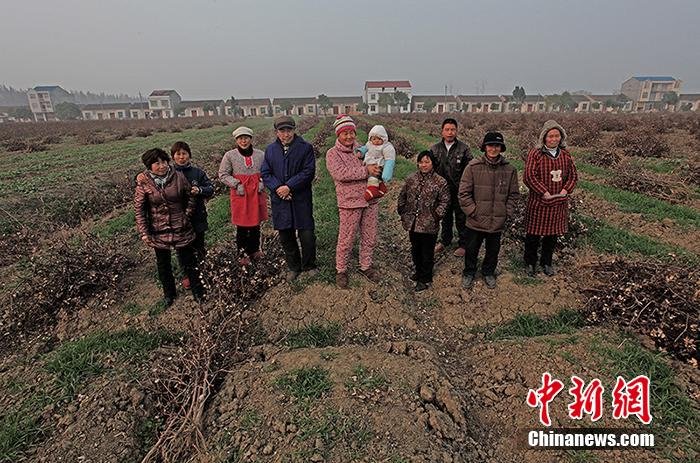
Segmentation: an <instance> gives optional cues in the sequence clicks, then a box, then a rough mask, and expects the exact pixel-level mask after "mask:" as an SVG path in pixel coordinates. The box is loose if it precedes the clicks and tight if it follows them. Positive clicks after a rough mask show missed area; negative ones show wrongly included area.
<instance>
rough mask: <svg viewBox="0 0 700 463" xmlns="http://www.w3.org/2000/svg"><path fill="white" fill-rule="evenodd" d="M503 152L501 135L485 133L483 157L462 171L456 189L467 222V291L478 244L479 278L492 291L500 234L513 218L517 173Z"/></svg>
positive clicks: (463, 277) (472, 278)
mask: <svg viewBox="0 0 700 463" xmlns="http://www.w3.org/2000/svg"><path fill="white" fill-rule="evenodd" d="M505 150H506V144H505V142H504V140H503V135H501V134H500V133H499V132H489V133H487V134H486V136H485V137H484V141H483V143H482V144H481V151H483V152H484V153H485V154H484V156H482V157H479V158H477V159H474V160H473V161H471V162H470V163H469V165H468V166H467V168H466V169H465V170H464V175H463V176H462V181H461V182H460V185H459V204H460V206H461V208H462V210H463V211H464V213H465V214H466V216H467V217H468V218H467V248H466V253H465V257H464V272H463V276H462V286H464V288H465V289H469V288H471V286H472V285H473V283H474V275H475V274H476V264H477V257H478V256H479V249H480V248H481V243H482V242H483V241H486V254H485V256H484V262H483V264H482V265H481V274H482V275H483V277H484V282H485V283H486V286H487V287H489V288H490V289H493V288H495V287H496V276H495V274H496V265H497V264H498V253H499V251H500V249H501V232H502V231H503V228H504V227H505V223H506V219H507V218H508V217H510V216H512V215H513V210H514V207H515V201H516V200H517V199H518V195H519V194H520V192H519V185H518V172H517V171H516V170H515V167H513V166H512V165H510V164H509V163H508V161H506V160H505V158H504V157H503V155H502V154H501V153H502V152H503V151H505Z"/></svg>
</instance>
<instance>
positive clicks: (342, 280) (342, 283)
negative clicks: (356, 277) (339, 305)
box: [335, 272, 349, 289]
mask: <svg viewBox="0 0 700 463" xmlns="http://www.w3.org/2000/svg"><path fill="white" fill-rule="evenodd" d="M348 283H349V282H348V274H347V272H338V273H336V274H335V284H336V286H338V288H340V289H348Z"/></svg>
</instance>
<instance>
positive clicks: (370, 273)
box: [360, 267, 381, 283]
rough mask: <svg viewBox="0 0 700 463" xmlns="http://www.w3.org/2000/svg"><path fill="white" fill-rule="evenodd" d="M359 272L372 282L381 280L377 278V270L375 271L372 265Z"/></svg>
mask: <svg viewBox="0 0 700 463" xmlns="http://www.w3.org/2000/svg"><path fill="white" fill-rule="evenodd" d="M360 273H361V274H362V275H364V276H365V278H367V279H368V280H369V281H371V282H372V283H379V282H380V281H381V279H380V278H379V272H377V270H376V269H375V268H374V267H370V268H368V269H366V270H360Z"/></svg>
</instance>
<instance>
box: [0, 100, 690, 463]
mask: <svg viewBox="0 0 700 463" xmlns="http://www.w3.org/2000/svg"><path fill="white" fill-rule="evenodd" d="M549 117H550V115H543V114H527V115H526V114H522V115H521V114H478V115H467V114H460V115H457V119H458V120H459V122H460V130H459V137H460V139H462V140H464V141H466V142H467V143H468V144H469V145H470V147H472V150H473V151H474V154H475V155H476V154H477V150H476V149H475V147H476V146H477V145H478V143H479V142H480V140H481V138H482V137H483V134H484V133H485V132H486V131H487V130H489V129H498V130H500V131H502V132H503V133H504V134H505V136H506V139H507V143H508V151H507V153H506V156H507V157H508V159H509V160H510V162H511V163H513V164H514V165H515V166H516V167H517V168H518V171H519V178H520V180H521V182H522V167H523V156H524V153H526V151H527V148H528V147H530V146H531V145H532V144H533V143H534V142H535V138H536V136H537V135H538V134H539V131H540V127H541V125H542V123H543V122H544V120H546V119H547V118H549ZM554 117H555V118H556V119H557V120H558V121H559V122H560V123H561V124H562V125H563V126H564V127H565V128H566V129H567V130H568V132H569V136H570V139H569V141H570V145H571V151H572V154H573V157H574V159H575V161H576V164H577V166H578V170H579V174H580V178H581V180H580V182H579V186H578V188H577V189H576V191H575V192H574V194H573V201H572V202H573V213H572V224H571V227H570V230H571V231H570V233H569V234H568V235H567V236H566V237H565V238H564V239H563V240H561V246H560V249H558V251H557V252H556V253H555V259H556V262H555V265H557V266H558V267H559V270H560V271H559V273H558V274H557V275H556V276H555V277H553V278H546V277H543V276H541V277H539V278H529V277H527V275H526V274H525V272H524V267H523V264H522V260H521V255H522V238H523V233H524V232H523V213H524V201H522V202H521V204H520V205H519V207H518V212H517V214H516V216H515V217H514V218H513V220H512V221H511V222H510V223H509V226H508V229H507V231H506V233H504V246H503V248H502V250H501V259H500V263H499V271H500V276H499V288H498V290H496V291H489V290H487V289H486V288H485V286H483V284H482V283H481V282H478V283H477V284H476V285H475V287H474V288H473V289H472V290H471V291H465V290H463V289H462V288H461V286H460V274H461V270H462V266H463V262H462V261H461V259H457V258H455V257H452V254H451V251H450V252H447V253H445V255H442V256H439V258H438V264H437V267H436V276H435V283H434V286H433V287H432V289H431V290H429V291H426V292H424V293H421V294H419V295H416V294H415V293H414V292H413V290H412V286H411V285H410V281H409V280H408V278H407V276H408V275H410V272H411V269H410V250H409V249H410V248H409V243H408V239H407V234H406V233H405V232H404V231H403V230H402V229H401V226H400V223H399V220H398V216H397V215H396V213H395V209H396V197H397V194H398V191H399V189H400V186H401V183H402V179H403V178H405V177H406V176H407V175H409V174H410V173H411V172H413V171H414V169H415V168H414V160H415V154H416V153H417V152H418V151H419V150H422V149H425V148H427V147H428V146H429V145H430V144H432V143H433V142H434V141H436V140H437V139H438V138H439V130H440V129H439V126H440V122H441V117H438V116H437V115H434V116H431V115H415V114H411V115H404V116H401V117H398V116H381V117H367V116H365V117H361V118H359V120H358V127H359V130H358V132H359V138H360V140H361V141H362V142H364V141H365V140H366V133H367V132H368V131H369V128H370V127H371V126H372V125H373V124H375V123H382V124H384V125H385V127H387V129H388V130H389V134H390V138H391V140H392V142H393V143H394V144H395V146H396V148H397V153H398V154H399V157H400V159H399V161H398V163H397V169H396V180H395V181H394V182H393V183H392V185H391V188H390V193H389V195H388V196H387V197H385V198H384V199H383V200H382V206H381V212H380V214H381V215H380V222H381V224H382V227H381V232H380V240H379V242H380V244H379V245H378V248H377V250H376V253H375V256H376V257H375V258H376V260H377V261H378V264H379V266H380V267H381V269H382V270H383V275H384V279H383V281H382V283H380V284H379V285H373V284H370V283H369V282H367V281H364V280H362V279H360V278H359V277H358V274H357V273H351V287H350V289H349V290H347V291H339V290H337V289H336V288H335V286H334V284H333V274H334V247H335V238H336V234H337V220H338V219H337V209H336V207H335V191H334V187H333V182H332V180H331V179H330V177H329V175H328V172H327V171H326V169H325V161H324V156H325V152H326V150H327V149H328V148H329V147H330V146H331V144H332V142H333V140H334V137H333V132H332V128H331V122H332V120H331V119H330V118H320V119H319V118H308V119H302V120H300V122H299V127H298V132H299V133H301V134H303V135H304V137H305V138H306V139H307V140H308V141H310V142H312V143H313V145H314V147H315V149H316V151H317V156H318V169H317V179H316V182H315V185H314V209H315V217H316V220H317V233H318V244H319V261H320V263H321V265H322V272H321V273H320V275H319V276H318V277H316V278H314V279H302V280H301V281H297V282H295V283H293V284H291V285H290V284H288V283H285V282H283V279H282V277H281V276H282V274H283V268H284V265H283V262H282V253H281V249H280V248H279V245H278V243H277V240H276V238H275V235H274V233H273V231H272V230H271V227H270V226H269V225H268V226H266V227H264V233H263V235H264V236H263V242H264V244H263V246H264V248H265V251H266V255H267V257H266V259H265V260H264V261H263V262H262V263H261V264H259V265H256V266H255V267H251V268H248V269H241V268H240V267H239V266H238V263H237V256H236V253H235V245H234V241H233V236H234V234H233V230H232V228H231V225H230V221H229V215H228V214H229V212H228V194H227V191H226V189H225V188H223V186H222V185H220V184H218V182H217V189H216V192H217V193H216V196H215V197H214V198H213V199H212V200H211V201H210V202H209V203H208V210H209V223H210V232H209V234H208V246H209V249H210V252H209V256H208V259H207V262H206V263H205V264H204V272H203V273H204V276H205V279H206V284H207V286H208V289H209V300H208V302H207V303H206V304H204V305H202V306H199V305H196V304H195V303H194V302H193V301H192V300H191V299H190V298H189V297H184V298H180V299H178V301H177V302H176V304H175V305H174V306H172V307H170V308H168V309H167V310H164V309H163V307H162V306H161V305H160V304H159V301H160V297H161V292H160V288H159V287H158V284H157V278H156V273H155V262H154V259H153V257H152V253H151V252H150V251H149V250H148V249H145V248H144V247H143V245H142V244H141V242H140V240H139V239H138V237H137V235H136V233H135V228H134V215H133V211H132V208H131V199H132V194H133V183H132V180H133V177H134V175H135V174H136V173H137V172H139V171H140V170H141V169H142V165H141V163H140V160H139V158H140V155H141V153H142V152H143V151H145V150H146V149H148V148H151V147H155V146H158V147H162V148H165V149H167V148H168V147H169V146H170V145H171V144H172V143H173V142H174V141H177V140H185V141H187V142H188V143H189V144H190V146H191V147H192V149H193V160H194V162H195V163H196V164H198V165H200V166H201V167H202V168H204V169H205V170H206V171H207V173H208V174H209V176H210V177H212V178H214V177H215V176H216V171H217V168H218V163H219V160H220V159H221V156H222V154H223V153H224V152H225V151H226V150H227V149H230V148H231V147H232V145H233V140H232V139H231V135H230V134H231V131H232V130H233V128H234V127H236V126H238V125H241V124H245V125H248V126H249V127H251V128H253V130H254V131H255V132H256V138H255V140H254V144H255V145H256V146H257V147H259V148H264V145H266V144H267V143H269V142H270V141H271V140H272V139H273V137H274V135H273V131H272V127H271V126H272V123H271V120H269V119H249V120H246V121H241V120H232V119H224V118H222V119H176V120H159V121H105V122H102V121H100V122H76V123H50V124H2V125H0V157H1V158H2V160H3V167H4V169H3V170H2V172H0V233H2V242H1V244H0V266H1V267H0V304H1V305H0V352H2V356H1V357H0V461H1V462H10V461H12V462H14V461H45V462H49V461H50V462H54V461H71V462H72V461H78V460H79V459H80V458H81V457H82V460H80V461H95V462H97V461H99V462H138V461H171V462H181V461H198V462H199V461H201V462H238V461H241V462H242V461H260V462H267V461H269V462H273V461H289V462H307V461H329V462H330V461H334V462H350V461H357V462H363V461H364V462H395V463H396V462H471V461H474V462H477V461H489V462H503V461H518V462H520V461H526V462H539V461H599V462H604V461H625V462H626V461H629V462H632V461H674V462H683V461H687V462H690V461H697V458H698V444H697V439H696V438H697V435H698V434H699V433H700V423H699V413H700V412H699V411H698V402H699V398H700V374H699V372H698V365H697V359H698V350H697V349H698V323H699V319H700V314H699V310H700V309H699V307H700V272H699V271H698V266H697V264H698V260H699V259H700V154H699V153H700V117H698V116H697V115H691V114H687V115H686V114H675V115H665V114H663V115H662V114H655V115H617V114H586V115H584V114H557V115H555V116H554ZM521 192H522V193H524V194H525V193H526V189H525V188H524V186H522V185H521ZM544 371H550V372H551V373H552V374H553V376H555V377H557V378H559V379H562V380H564V381H565V382H567V379H568V378H569V377H570V376H571V375H574V374H575V375H578V376H581V377H582V378H583V379H584V380H586V381H590V380H592V379H593V378H600V379H601V381H602V382H603V385H604V386H605V391H606V400H607V399H609V391H611V390H612V386H613V384H614V379H615V377H616V376H617V375H622V376H624V377H626V378H627V379H630V378H631V377H633V376H636V375H638V374H646V375H648V376H649V377H650V378H651V381H652V387H651V407H652V408H651V411H652V415H653V417H654V420H653V422H652V425H651V426H650V429H651V431H653V432H654V433H655V434H656V439H657V446H656V448H655V449H653V450H648V449H647V450H625V451H616V452H611V451H606V452H591V451H588V452H585V451H576V452H573V451H570V452H563V451H546V452H543V451H532V450H524V449H523V448H522V447H520V446H519V444H518V442H517V441H516V439H515V438H514V435H515V434H516V433H517V432H518V431H519V430H522V429H525V428H528V427H537V426H538V419H537V411H536V410H534V409H531V408H529V407H528V406H527V405H526V403H525V398H526V395H527V391H528V389H529V388H536V387H539V386H540V378H541V374H542V373H543V372H544ZM566 405H567V399H566V397H565V394H561V395H560V396H558V397H557V398H556V399H555V400H554V402H553V403H552V404H551V407H552V418H553V421H554V426H555V427H575V426H579V427H586V426H588V427H591V426H592V425H591V423H590V421H588V420H587V419H586V420H582V421H580V422H575V421H572V420H570V419H569V418H568V416H567V414H566ZM607 405H608V404H607V403H606V409H605V412H604V416H603V418H602V419H601V420H600V421H599V422H597V423H596V424H595V426H596V427H600V426H602V427H627V428H633V427H638V426H637V424H638V423H637V422H636V421H634V420H635V419H630V421H627V422H626V421H624V420H623V421H619V422H618V421H615V420H612V418H611V413H610V409H609V407H608V406H607Z"/></svg>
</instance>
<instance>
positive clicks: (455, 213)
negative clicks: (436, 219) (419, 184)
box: [430, 118, 472, 257]
mask: <svg viewBox="0 0 700 463" xmlns="http://www.w3.org/2000/svg"><path fill="white" fill-rule="evenodd" d="M430 151H432V152H433V155H434V156H435V158H436V159H437V161H438V165H437V168H436V170H435V171H436V172H437V173H438V174H440V175H441V176H443V177H444V178H445V180H447V184H448V185H449V187H450V207H449V208H448V209H447V213H446V214H445V217H444V218H443V219H442V232H441V234H440V242H439V243H438V244H437V245H436V246H435V253H439V252H442V251H443V250H444V249H445V247H447V246H449V245H450V243H452V237H453V231H452V226H453V224H454V226H455V227H456V228H457V243H458V247H457V249H456V250H455V252H454V255H455V256H457V257H463V256H464V252H465V251H464V249H465V247H466V244H467V228H466V225H465V223H466V220H467V218H466V216H465V215H464V212H462V209H461V208H460V207H459V200H458V198H457V193H458V191H459V182H460V180H461V178H462V173H463V172H464V169H465V168H466V167H467V164H469V161H471V159H472V155H471V153H470V151H469V147H468V146H467V144H466V143H464V142H462V141H460V140H458V139H457V121H456V120H455V119H452V118H447V119H445V120H444V121H443V122H442V140H440V141H439V142H437V143H435V144H434V145H433V146H431V147H430Z"/></svg>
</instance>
